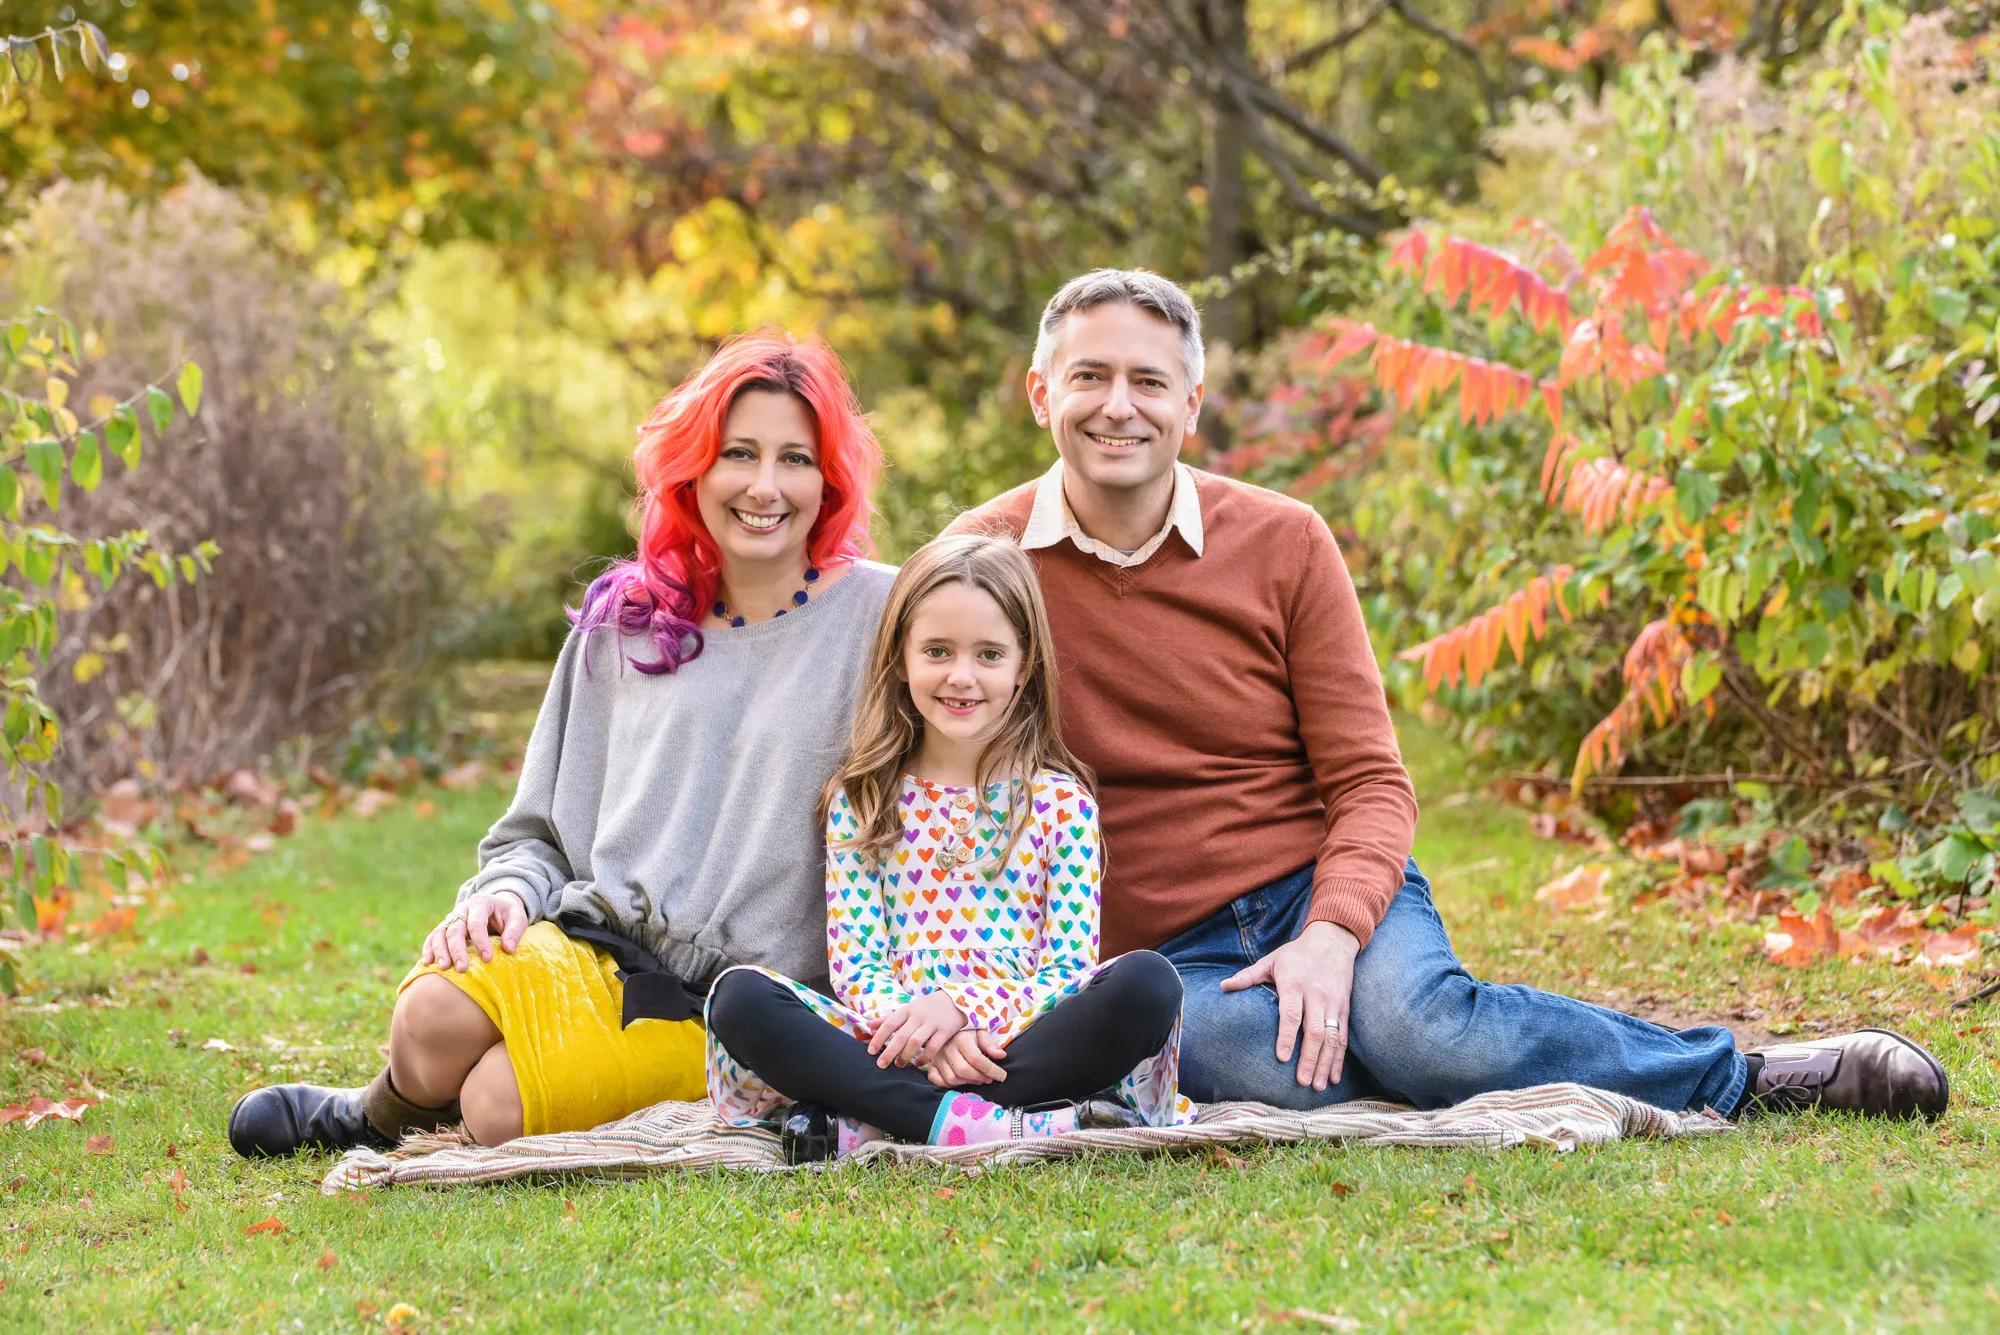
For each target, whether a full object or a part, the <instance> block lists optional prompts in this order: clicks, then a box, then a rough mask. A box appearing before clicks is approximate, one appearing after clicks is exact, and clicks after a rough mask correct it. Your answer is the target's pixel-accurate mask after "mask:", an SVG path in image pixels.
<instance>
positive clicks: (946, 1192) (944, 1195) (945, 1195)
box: [931, 1187, 958, 1201]
mask: <svg viewBox="0 0 2000 1335" xmlns="http://www.w3.org/2000/svg"><path fill="white" fill-rule="evenodd" d="M931 1195H933V1196H935V1197H937V1198H938V1199H939V1200H941V1201H948V1200H950V1199H951V1198H952V1197H954V1196H956V1195H958V1193H957V1192H956V1191H953V1190H952V1189H951V1188H950V1187H939V1188H938V1189H937V1190H936V1191H933V1192H932V1193H931Z"/></svg>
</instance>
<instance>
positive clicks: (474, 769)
mask: <svg viewBox="0 0 2000 1335" xmlns="http://www.w3.org/2000/svg"><path fill="white" fill-rule="evenodd" d="M485 781H486V766H485V764H484V763H483V762H481V761H477V760H468V761H466V762H465V763H464V764H463V765H453V766H452V767H451V768H450V769H448V770H446V771H445V772H444V773H443V774H441V775H439V776H438V787H440V788H446V789H450V790H451V791H453V792H457V791H459V790H461V789H465V788H477V787H478V786H479V785H480V784H482V783H484V782H485Z"/></svg>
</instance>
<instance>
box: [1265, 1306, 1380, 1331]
mask: <svg viewBox="0 0 2000 1335" xmlns="http://www.w3.org/2000/svg"><path fill="white" fill-rule="evenodd" d="M1271 1319H1272V1320H1273V1321H1303V1322H1305V1323H1307V1324H1309V1325H1315V1326H1324V1327H1326V1329H1328V1330H1360V1329H1361V1323H1360V1322H1359V1321H1357V1320H1355V1319H1354V1318H1353V1317H1351V1316H1342V1315H1341V1314H1340V1313H1338V1312H1315V1311H1313V1310H1311V1309H1310V1308H1305V1307H1287V1308H1286V1309H1284V1310H1283V1311H1282V1312H1273V1313H1271Z"/></svg>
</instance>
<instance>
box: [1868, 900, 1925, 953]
mask: <svg viewBox="0 0 2000 1335" xmlns="http://www.w3.org/2000/svg"><path fill="white" fill-rule="evenodd" d="M1857 930H1858V931H1859V932H1860V935H1861V938H1862V939H1863V940H1864V941H1866V942H1867V943H1868V948H1869V949H1870V950H1872V951H1873V952H1874V953H1875V954H1876V955H1877V956H1879V957H1881V958H1883V959H1894V958H1895V957H1896V955H1897V954H1898V953H1899V952H1900V951H1901V950H1902V948H1903V947H1904V946H1916V945H1921V944H1923V939H1924V929H1923V927H1922V926H1921V925H1920V924H1919V923H1918V922H1917V920H1916V919H1915V918H1914V917H1912V916H1910V915H1909V914H1907V913H1906V912H1905V911H1904V909H1903V906H1902V905H1901V904H1889V905H1886V906H1885V907H1883V908H1880V909H1877V910H1876V911H1875V912H1874V913H1871V914H1869V915H1868V916H1867V917H1866V918H1863V919H1862V920H1861V924H1860V926H1859V928H1858V929H1857Z"/></svg>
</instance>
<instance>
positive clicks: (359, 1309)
mask: <svg viewBox="0 0 2000 1335" xmlns="http://www.w3.org/2000/svg"><path fill="white" fill-rule="evenodd" d="M381 1310H382V1309H381V1308H379V1307H377V1306H376V1305H375V1304H374V1303H356V1304H354V1315H356V1316H358V1317H360V1318H361V1319H362V1320H363V1321H367V1320H369V1319H370V1318H372V1317H373V1316H374V1315H375V1314H376V1313H377V1312H379V1311H381Z"/></svg>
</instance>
